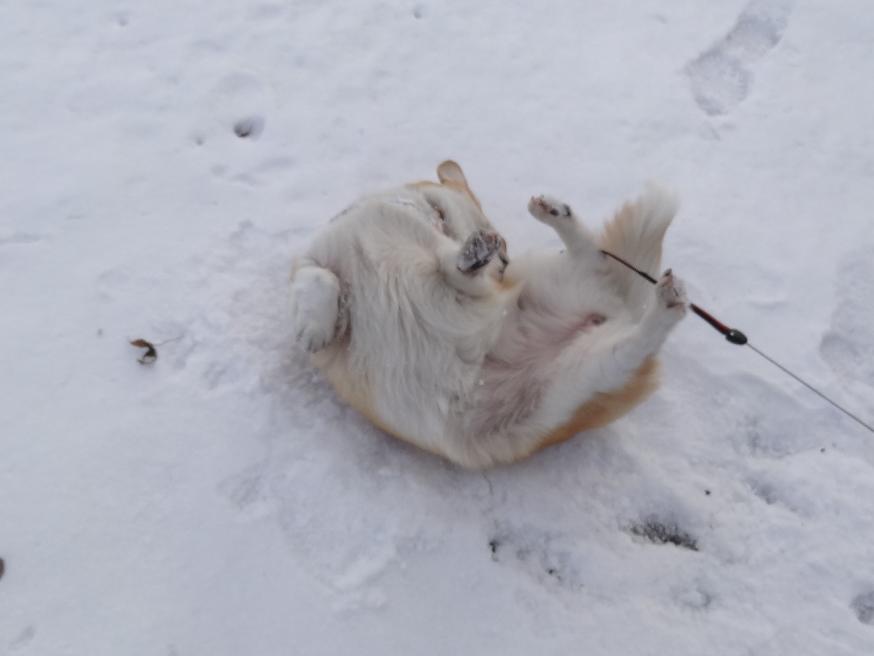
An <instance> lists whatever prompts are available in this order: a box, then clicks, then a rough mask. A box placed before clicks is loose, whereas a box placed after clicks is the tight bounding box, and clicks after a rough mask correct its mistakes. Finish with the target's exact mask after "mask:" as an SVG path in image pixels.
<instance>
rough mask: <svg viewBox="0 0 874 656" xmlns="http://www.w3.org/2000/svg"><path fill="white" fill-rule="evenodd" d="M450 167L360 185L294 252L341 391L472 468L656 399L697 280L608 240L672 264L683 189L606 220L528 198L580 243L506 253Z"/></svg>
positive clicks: (321, 353) (376, 417)
mask: <svg viewBox="0 0 874 656" xmlns="http://www.w3.org/2000/svg"><path fill="white" fill-rule="evenodd" d="M437 175H438V177H439V179H440V184H437V183H432V182H420V183H415V184H411V185H407V186H405V187H401V188H400V189H396V190H394V191H390V192H387V193H383V194H378V195H375V196H371V197H368V198H365V199H363V200H361V201H359V202H358V203H357V204H355V205H353V206H352V207H350V208H349V209H347V210H345V211H344V212H343V213H341V214H340V215H339V216H337V217H336V218H335V219H333V220H332V221H331V223H330V224H329V225H328V226H327V227H326V229H325V230H324V231H323V232H322V233H321V234H320V235H318V237H317V238H316V240H315V242H314V243H313V244H312V246H311V248H310V249H309V251H308V252H307V253H306V254H305V255H303V256H302V257H300V258H298V260H297V261H296V263H295V267H294V273H293V277H292V312H293V318H294V321H295V325H296V334H297V341H298V342H299V343H300V344H301V345H302V346H303V347H305V348H306V349H308V350H309V351H311V352H312V353H313V362H314V364H315V365H316V366H317V367H318V368H320V369H321V370H322V371H323V372H324V373H325V375H326V376H327V377H328V379H329V380H330V381H331V383H332V384H333V385H334V387H335V389H336V390H337V393H338V394H339V395H340V396H341V397H342V398H343V399H345V400H346V402H348V403H349V404H350V405H352V406H353V407H354V408H356V409H357V410H358V411H360V412H361V413H363V414H364V415H365V416H367V417H368V418H369V419H370V420H371V421H373V422H374V423H375V424H377V425H378V426H380V427H381V428H382V429H383V430H385V431H386V432H388V433H390V434H392V435H394V436H396V437H399V438H401V439H404V440H406V441H408V442H411V443H413V444H415V445H417V446H419V447H421V448H423V449H427V450H428V451H431V452H434V453H437V454H440V455H442V456H444V457H446V458H448V459H449V460H451V461H453V462H455V463H458V464H460V465H463V466H465V467H487V466H490V465H494V464H496V463H507V462H512V461H515V460H518V459H520V458H523V457H525V456H527V455H529V454H531V453H532V452H534V451H536V450H537V449H539V448H541V447H544V446H547V445H549V444H554V443H557V442H561V441H563V440H566V439H568V438H569V437H571V436H573V435H574V434H576V433H577V432H579V431H581V430H585V429H588V428H594V427H597V426H603V425H604V424H606V423H608V422H610V421H612V420H614V419H616V418H617V417H619V416H621V415H622V414H624V413H625V412H627V411H628V410H630V409H631V408H632V407H633V406H634V405H636V404H638V403H639V402H640V401H642V400H643V399H644V398H645V397H646V396H647V395H648V394H649V393H650V392H651V391H652V390H653V389H654V388H655V384H656V362H655V358H654V356H655V354H656V353H657V351H658V350H659V348H660V347H661V345H662V343H663V342H664V341H665V338H666V337H667V335H668V333H669V332H670V331H671V329H672V328H673V327H674V325H675V324H676V323H677V322H678V321H679V320H680V319H681V318H682V317H683V315H684V314H685V311H686V300H685V295H684V292H683V289H682V285H681V284H680V283H679V281H677V280H676V279H675V278H674V277H673V276H672V275H671V273H670V271H668V272H666V273H665V274H664V275H663V276H662V278H661V280H660V281H659V283H658V285H656V286H655V288H653V287H652V286H651V285H649V283H647V282H646V281H644V280H642V279H640V278H638V277H636V276H635V274H634V273H633V272H631V271H629V270H628V269H626V268H624V267H622V266H621V265H620V264H618V263H616V262H614V261H613V260H611V259H608V258H607V257H605V256H604V254H603V253H602V252H601V249H605V250H608V251H610V252H612V253H614V254H615V255H618V256H620V257H622V258H624V259H626V260H627V261H629V262H631V263H633V264H634V265H635V266H637V267H638V268H640V269H642V270H644V271H647V272H649V273H653V272H655V271H658V268H659V263H660V260H661V247H662V239H663V237H664V234H665V231H666V230H667V228H668V225H669V224H670V222H671V220H672V219H673V216H674V214H675V212H676V202H675V200H674V199H673V197H672V196H670V195H669V194H667V193H666V192H664V191H661V190H659V189H656V188H652V187H651V188H649V189H648V190H647V191H646V192H645V193H644V194H643V196H641V197H640V198H639V199H638V200H637V201H636V202H634V203H630V204H626V205H625V206H624V207H623V208H622V209H621V210H620V211H619V212H618V213H617V214H616V215H615V216H614V217H613V219H612V220H611V221H610V222H609V223H608V224H607V225H606V226H605V229H604V231H603V233H602V234H601V235H600V236H599V237H596V236H594V235H593V234H591V233H590V232H589V231H588V230H587V229H586V228H585V227H584V226H583V225H582V224H581V223H580V222H579V220H578V219H577V218H576V217H575V216H574V214H573V212H572V211H571V209H570V207H568V206H567V205H565V204H563V203H559V202H556V201H554V200H552V199H550V198H547V197H544V196H540V197H538V198H532V199H531V202H530V203H529V205H528V210H529V211H530V212H531V214H532V215H533V216H534V217H535V218H537V219H538V220H540V221H541V222H543V223H545V224H547V225H549V226H551V227H552V228H553V229H555V231H556V232H557V233H558V235H559V236H560V238H561V240H562V241H563V242H564V244H565V246H566V247H567V250H566V251H565V252H562V253H544V254H537V255H526V256H525V257H520V258H517V259H514V261H513V262H512V264H509V265H508V258H507V251H506V245H505V242H504V240H503V239H502V238H501V236H500V235H499V234H498V233H497V232H496V231H495V229H494V228H493V227H492V225H491V224H490V223H489V220H488V219H487V218H486V216H485V215H484V214H483V212H482V209H481V207H480V204H479V201H478V200H477V198H476V197H475V196H474V194H473V193H472V192H471V190H470V188H469V187H468V184H467V180H466V179H465V177H464V173H463V172H462V170H461V168H460V167H459V166H458V164H456V163H455V162H452V161H447V162H443V163H442V164H441V165H440V166H439V168H438V169H437Z"/></svg>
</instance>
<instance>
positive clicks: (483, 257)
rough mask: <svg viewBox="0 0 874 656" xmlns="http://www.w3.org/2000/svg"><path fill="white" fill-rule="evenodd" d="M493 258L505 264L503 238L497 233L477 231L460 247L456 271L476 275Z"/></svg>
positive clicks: (505, 255)
mask: <svg viewBox="0 0 874 656" xmlns="http://www.w3.org/2000/svg"><path fill="white" fill-rule="evenodd" d="M495 256H498V257H499V258H500V259H501V262H502V263H504V265H506V263H507V261H508V260H507V244H506V242H505V241H504V238H503V237H501V235H499V234H498V233H497V232H490V231H488V230H477V231H476V232H473V233H471V235H470V236H469V237H468V238H467V239H466V240H465V242H464V244H462V245H461V251H459V253H458V262H457V266H458V270H459V271H461V272H462V273H466V274H472V273H476V272H477V271H479V270H480V269H482V268H483V267H484V266H486V265H487V264H488V263H489V262H491V261H492V260H493V259H494V258H495Z"/></svg>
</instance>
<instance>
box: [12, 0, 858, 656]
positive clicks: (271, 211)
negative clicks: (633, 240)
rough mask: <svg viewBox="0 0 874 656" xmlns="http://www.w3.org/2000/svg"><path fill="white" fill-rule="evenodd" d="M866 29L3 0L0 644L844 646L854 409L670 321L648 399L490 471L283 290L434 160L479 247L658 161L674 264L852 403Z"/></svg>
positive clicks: (641, 7) (569, 650) (495, 5)
mask: <svg viewBox="0 0 874 656" xmlns="http://www.w3.org/2000/svg"><path fill="white" fill-rule="evenodd" d="M872 35H874V11H872V8H871V5H870V2H868V1H867V0H842V1H841V2H832V1H829V0H808V1H804V0H798V2H793V1H791V0H753V1H752V2H751V3H747V2H745V0H729V1H726V2H720V3H715V2H708V1H706V0H699V1H698V2H680V1H679V0H677V1H674V2H661V1H657V0H617V1H616V2H610V3H607V2H602V3H594V2H592V3H580V2H575V1H573V0H554V1H550V2H523V1H521V0H515V1H507V0H505V1H503V2H500V1H498V0H486V1H482V2H462V1H461V0H448V1H446V2H438V1H436V0H420V1H416V0H391V1H384V2H356V3H352V2H340V1H339V0H331V1H315V0H297V1H294V2H279V1H271V0H260V1H247V2H243V1H241V0H213V1H211V2H207V1H206V0H199V1H195V0H188V1H185V0H183V1H179V0H173V1H171V0H153V1H152V2H148V3H147V2H130V1H128V0H121V1H115V2H110V1H109V0H89V1H88V2H78V3H73V2H62V1H60V0H41V1H40V2H36V1H34V2H2V3H0V152H2V159H0V300H2V306H0V372H2V373H0V558H2V559H3V562H4V563H5V573H4V574H3V575H2V578H0V653H2V654H10V655H11V656H31V655H33V656H36V655H39V656H42V655H46V656H64V655H75V656H78V655H86V654H87V655H88V656H102V655H107V656H109V655H112V656H118V655H122V654H123V655H125V656H139V655H156V656H196V655H210V656H223V655H239V654H248V655H254V656H273V655H286V654H306V655H309V654H319V655H320V654H325V655H329V654H330V655H334V654H435V655H436V654H617V655H623V656H625V655H637V654H708V655H714V656H715V655H722V654H725V655H735V654H751V655H766V654H810V655H816V656H822V655H824V654H828V655H830V656H840V655H844V654H847V655H849V654H855V655H862V654H872V653H874V436H872V435H871V434H867V433H866V432H865V431H864V430H861V429H860V428H859V427H858V426H856V425H855V424H853V423H851V422H850V421H848V420H847V419H845V418H844V417H842V416H841V415H840V414H838V413H837V412H836V411H834V410H833V409H832V408H830V407H829V406H828V405H826V404H824V403H823V402H821V401H820V400H819V399H818V398H817V397H815V396H814V395H812V394H811V393H809V392H807V391H806V390H804V389H803V388H802V387H801V386H799V385H798V384H796V383H794V382H793V381H792V380H791V379H788V378H787V377H786V376H785V375H783V374H781V373H780V372H779V371H777V370H775V369H773V368H772V367H770V366H769V365H767V364H766V363H765V362H763V361H761V360H760V359H758V358H757V357H756V356H755V354H753V353H752V352H751V351H749V350H746V349H738V348H737V347H733V346H731V345H729V344H727V343H725V342H724V341H723V340H721V339H720V338H719V336H718V335H716V334H715V333H713V332H712V331H710V330H709V329H708V328H707V327H706V326H705V325H704V324H703V323H702V322H700V321H697V320H694V319H693V318H690V319H688V320H687V321H686V322H684V324H683V325H682V326H681V327H680V329H679V330H678V331H677V333H675V334H674V336H673V337H672V339H671V341H670V344H669V345H668V347H667V348H666V350H665V353H664V359H663V361H664V365H665V367H664V369H665V383H664V386H663V388H662V389H661V390H660V392H659V393H657V395H656V396H655V397H654V398H653V399H652V400H651V401H650V402H648V403H647V404H646V405H644V406H643V407H641V408H639V409H638V410H636V411H635V412H634V413H632V414H631V415H630V416H628V417H626V418H625V419H623V420H621V421H619V422H617V423H616V424H614V425H612V426H610V427H608V428H606V429H604V430H601V431H597V432H594V433H592V434H589V435H587V436H583V437H580V438H577V439H576V440H573V441H571V442H570V443H567V444H565V445H563V446H560V447H558V448H554V449H552V450H549V451H547V452H544V453H542V454H540V455H538V456H536V457H534V458H532V459H531V460H529V461H527V462H524V463H522V464H519V465H517V466H513V467H507V468H502V469H497V470H492V471H489V472H487V473H485V474H482V473H471V472H465V471H460V470H458V469H456V468H454V467H451V466H449V465H447V464H445V463H443V462H441V461H439V460H437V459H435V458H433V457H430V456H427V455H424V454H422V453H419V452H417V451H414V450H413V449H411V448H409V447H407V446H405V445H403V444H399V443H397V442H395V441H392V440H390V439H389V438H387V437H385V436H383V435H382V434H381V433H380V432H378V431H377V430H375V429H374V428H372V427H370V426H369V425H368V424H367V423H365V421H363V420H362V418H361V417H360V416H358V415H356V414H355V413H354V412H352V411H350V410H347V409H346V408H344V407H343V406H342V405H340V404H339V403H338V402H337V400H336V399H335V397H334V396H333V395H332V393H331V391H330V389H329V388H328V387H327V386H326V384H325V383H324V382H323V381H322V380H321V379H320V378H319V377H318V376H317V375H315V374H314V373H313V372H312V371H311V370H310V369H309V368H308V366H307V365H306V362H305V359H304V358H303V357H302V356H301V355H300V354H298V353H296V352H294V350H293V349H292V348H291V346H290V339H289V332H290V326H289V325H288V321H287V314H286V295H287V276H288V268H289V262H290V257H291V255H292V253H293V252H294V251H295V250H296V249H298V248H300V247H302V246H303V245H304V244H306V243H307V241H308V240H309V239H310V238H311V236H312V235H313V234H314V232H315V231H316V230H317V229H318V227H319V226H320V225H322V224H323V223H324V222H325V221H326V220H327V219H328V218H329V217H330V216H332V215H333V214H334V213H336V212H337V211H338V210H340V209H341V208H343V207H344V206H345V205H347V204H348V203H349V202H350V201H352V200H354V199H355V198H356V197H357V196H358V195H359V194H361V193H364V192H368V191H374V190H378V189H381V188H384V187H386V186H391V185H394V184H397V183H401V182H405V181H408V180H411V179H418V178H429V177H433V170H434V167H435V165H436V164H437V163H438V162H439V161H440V160H441V159H443V158H446V157H453V158H455V159H457V160H458V161H459V162H461V164H462V165H463V166H464V167H465V170H466V172H467V174H468V177H469V179H470V180H471V183H472V184H473V186H474V188H475V190H476V191H477V192H478V193H479V194H480V197H481V199H482V200H483V202H484V206H485V208H486V211H487V212H488V213H489V215H490V216H491V217H492V218H493V220H494V222H495V223H496V225H498V226H499V227H500V228H501V229H502V230H503V231H504V234H505V236H506V237H507V238H508V241H509V243H510V249H511V254H512V252H513V251H514V250H515V251H516V252H518V251H519V250H523V249H524V248H526V247H528V246H535V245H541V246H545V247H549V248H554V247H556V241H555V239H554V238H553V236H552V235H551V233H550V232H549V231H548V230H547V229H546V228H544V227H543V226H541V225H539V224H538V223H537V222H535V221H534V220H533V219H531V218H530V217H528V216H527V214H526V212H525V203H526V201H527V198H528V196H529V195H531V194H533V193H541V192H548V193H552V194H555V195H557V196H560V197H562V198H564V199H566V200H567V201H569V202H571V203H572V204H573V205H574V206H575V208H576V209H577V211H578V212H579V213H580V214H581V215H584V216H587V217H590V219H591V220H592V221H600V220H601V219H602V218H603V217H605V216H606V215H607V214H608V213H609V212H610V211H611V210H612V208H613V207H615V206H616V205H617V204H618V203H619V202H621V201H622V200H624V199H626V198H628V197H629V196H631V195H632V194H634V193H636V192H637V191H638V190H639V189H640V188H641V187H642V185H643V183H644V181H645V180H647V179H649V178H658V179H660V180H663V181H665V182H667V183H669V184H671V185H673V186H674V187H675V188H676V189H677V190H678V191H679V193H680V195H681V197H682V198H683V201H684V206H683V210H682V212H681V215H680V216H679V218H678V220H677V221H676V222H675V224H674V227H673V228H672V231H671V232H670V234H669V237H668V244H667V251H666V263H667V264H668V265H670V266H672V267H674V269H675V270H676V271H677V272H678V273H679V274H680V275H682V276H683V277H684V278H685V279H686V280H687V281H688V283H689V287H690V295H691V296H692V297H693V299H694V300H697V301H699V302H700V303H702V304H703V305H704V306H706V307H708V308H710V309H712V310H713V311H714V312H716V313H717V314H718V315H719V316H721V317H723V318H724V319H726V320H727V321H729V322H731V323H733V324H735V325H737V326H739V327H741V328H742V329H744V330H746V331H747V333H748V334H749V335H750V337H751V339H753V340H754V342H755V343H756V344H757V345H758V346H759V347H760V348H763V349H765V350H766V351H768V352H769V353H770V354H771V355H773V356H774V357H776V358H778V359H779V360H781V361H783V362H785V363H786V364H789V365H791V366H793V367H794V368H796V369H797V370H798V372H799V373H801V374H802V375H804V376H806V377H808V378H809V379H811V380H813V381H816V382H817V383H818V384H820V385H821V386H822V387H823V388H824V389H825V390H826V391H827V392H828V393H830V394H832V395H833V396H834V397H836V398H837V399H839V400H840V401H841V402H843V403H845V404H846V405H848V406H851V407H852V408H854V409H856V410H857V411H858V412H859V413H860V414H861V415H862V416H863V417H865V418H866V419H867V420H868V421H869V422H870V421H872V420H874V410H872V408H874V330H872V326H874V304H872V298H874V260H872V257H871V253H872V250H874V231H872V227H871V221H872V207H874V184H872V179H874V109H872V108H874V85H872V83H871V81H872V80H874V38H872ZM239 135H243V136H239ZM135 338H145V339H148V340H151V341H153V342H155V343H158V353H159V358H158V360H157V361H156V362H155V363H154V364H152V365H149V366H143V365H140V364H138V363H137V361H136V358H137V357H138V355H139V354H140V351H139V350H137V349H134V348H133V347H131V346H130V345H129V344H128V340H130V339H135ZM664 540H667V542H666V543H663V544H662V543H660V542H662V541H664ZM674 542H676V543H678V544H674Z"/></svg>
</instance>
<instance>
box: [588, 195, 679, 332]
mask: <svg viewBox="0 0 874 656" xmlns="http://www.w3.org/2000/svg"><path fill="white" fill-rule="evenodd" d="M677 208H678V202H677V198H676V196H674V194H673V193H671V192H670V191H668V190H666V189H663V188H661V187H658V186H656V185H654V184H649V185H647V188H646V190H645V191H644V192H643V194H641V196H640V197H639V198H638V199H637V200H635V201H634V202H633V203H626V204H625V205H623V206H622V209H620V210H619V211H618V212H617V213H616V214H615V215H614V216H613V218H612V219H611V220H610V221H609V222H608V223H607V225H606V226H605V227H604V232H603V233H602V234H601V239H600V245H601V248H603V249H604V250H606V251H610V252H611V253H613V254H614V255H618V256H619V257H621V258H622V259H624V260H625V261H626V262H628V263H629V264H632V265H634V266H635V267H637V268H638V269H641V270H642V271H646V272H647V273H648V274H650V275H651V276H653V277H655V278H658V275H659V273H660V267H661V260H662V240H663V239H664V237H665V232H666V231H667V229H668V226H669V225H671V221H672V220H673V218H674V215H675V214H676V213H677ZM610 275H611V276H612V277H613V280H614V282H615V283H616V286H617V287H618V288H619V290H620V292H621V293H622V294H623V296H624V297H625V299H626V302H627V304H628V306H629V308H631V310H632V312H633V313H634V314H635V316H639V314H642V313H643V309H644V308H645V307H646V305H647V303H648V302H649V300H650V298H652V289H651V285H650V283H648V282H647V281H646V280H644V279H643V278H641V277H640V276H638V275H637V274H636V273H634V272H633V271H631V270H630V269H628V268H626V267H624V266H622V265H621V264H620V263H619V262H615V261H613V260H611V261H610Z"/></svg>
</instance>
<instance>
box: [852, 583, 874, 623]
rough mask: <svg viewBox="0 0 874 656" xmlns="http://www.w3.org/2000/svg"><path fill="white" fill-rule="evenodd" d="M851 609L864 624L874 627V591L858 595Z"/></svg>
mask: <svg viewBox="0 0 874 656" xmlns="http://www.w3.org/2000/svg"><path fill="white" fill-rule="evenodd" d="M850 608H851V609H852V610H853V612H854V613H855V614H856V617H857V618H858V619H859V621H860V622H861V623H862V624H868V625H870V626H874V590H872V591H870V592H865V593H863V594H860V595H857V596H856V597H855V598H854V599H853V601H852V602H851V603H850Z"/></svg>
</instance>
